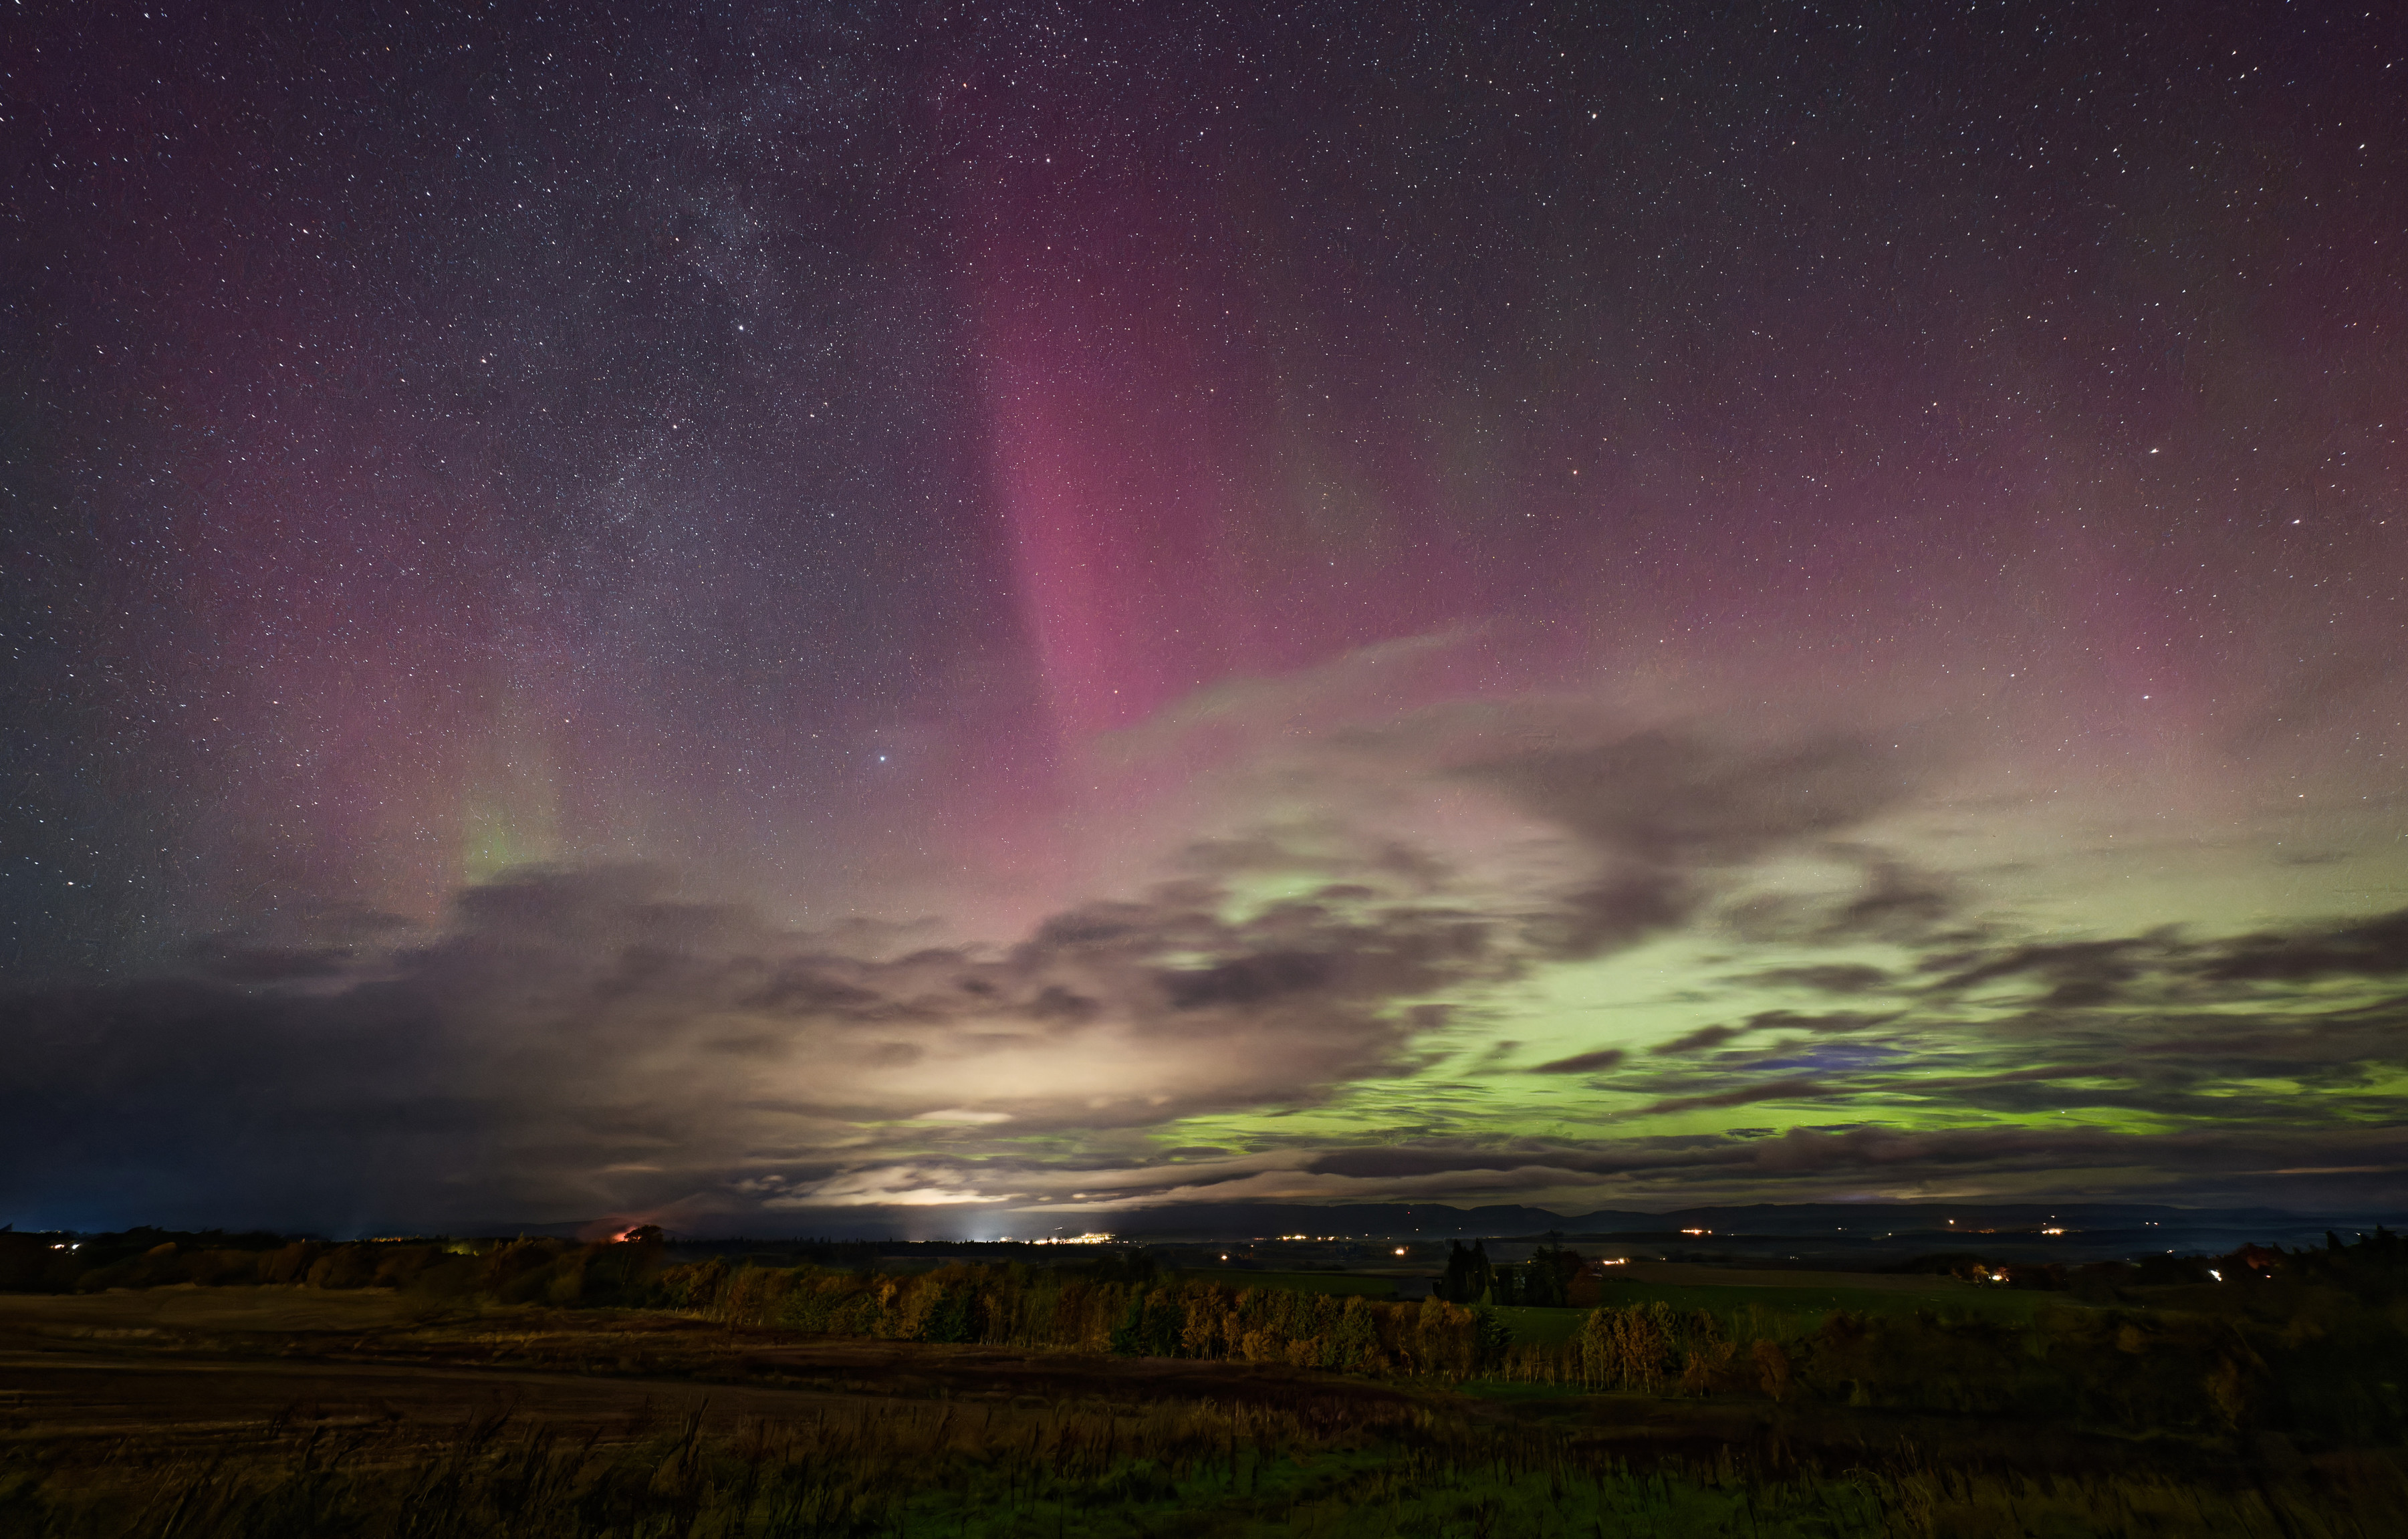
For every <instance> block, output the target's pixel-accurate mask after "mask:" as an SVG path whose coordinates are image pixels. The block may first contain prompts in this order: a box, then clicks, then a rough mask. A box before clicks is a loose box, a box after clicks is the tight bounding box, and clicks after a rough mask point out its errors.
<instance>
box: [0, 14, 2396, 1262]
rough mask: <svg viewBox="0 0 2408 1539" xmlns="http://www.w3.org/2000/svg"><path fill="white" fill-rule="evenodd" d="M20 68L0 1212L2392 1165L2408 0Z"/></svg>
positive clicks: (1380, 1188) (600, 18)
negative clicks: (2405, 2)
mask: <svg viewBox="0 0 2408 1539" xmlns="http://www.w3.org/2000/svg"><path fill="white" fill-rule="evenodd" d="M0 100H5V122H0V190H4V191H5V197H4V198H0V402H5V408H0V498H4V499H5V500H0V554H5V563H6V565H5V574H6V575H5V582H6V586H5V589H0V594H4V595H5V613H0V631H4V632H5V634H0V640H5V645H0V789H5V793H6V799H5V806H4V807H0V969H5V980H0V1057H5V1058H6V1060H7V1066H6V1068H5V1070H0V1218H13V1220H14V1221H15V1222H17V1223H18V1225H19V1226H20V1227H21V1228H23V1227H29V1226H36V1225H67V1226H76V1227H84V1228H93V1227H101V1226H104V1225H114V1224H125V1223H136V1222H145V1221H149V1222H162V1223H165V1222H180V1223H222V1224H229V1225H232V1224H249V1223H267V1224H279V1225H294V1226H315V1227H318V1228H321V1229H323V1230H329V1231H343V1230H355V1229H357V1228H359V1227H361V1226H392V1225H405V1224H412V1225H441V1224H446V1223H452V1224H467V1223H473V1222H483V1221H524V1222H538V1221H562V1220H570V1219H583V1218H592V1217H596V1216H601V1215H616V1216H644V1217H652V1218H656V1219H660V1220H662V1221H666V1222H669V1223H671V1224H673V1225H677V1226H680V1227H683V1228H688V1229H709V1228H719V1229H743V1230H752V1231H753V1232H761V1231H764V1230H788V1231H792V1230H803V1231H810V1230H813V1229H814V1228H815V1227H824V1226H826V1225H828V1224H831V1223H834V1222H836V1221H837V1219H839V1218H841V1219H843V1220H844V1221H845V1222H847V1223H859V1222H871V1223H875V1222H882V1221H887V1220H891V1221H892V1222H893V1223H894V1224H895V1225H896V1227H897V1230H898V1231H900V1230H910V1231H911V1232H915V1233H929V1234H939V1233H943V1234H957V1233H958V1234H979V1235H994V1234H1015V1233H1016V1234H1024V1235H1025V1234H1033V1233H1038V1232H1041V1231H1043V1230H1047V1229H1050V1228H1054V1227H1056V1226H1062V1225H1068V1226H1071V1227H1074V1228H1084V1227H1088V1226H1090V1225H1091V1224H1106V1227H1108V1222H1107V1220H1108V1217H1109V1215H1110V1213H1111V1211H1112V1210H1114V1209H1116V1208H1120V1207H1125V1206H1126V1205H1129V1204H1132V1203H1172V1204H1176V1203H1183V1202H1192V1201H1309V1202H1340V1201H1343V1202H1354V1201H1449V1202H1456V1203H1462V1204H1471V1203H1478V1202H1491V1201H1520V1202H1531V1203H1537V1204H1541V1205H1545V1206H1549V1207H1553V1208H1555V1209H1556V1210H1558V1211H1561V1212H1565V1213H1576V1212H1582V1211H1585V1210H1588V1209H1592V1208H1598V1207H1607V1206H1613V1207H1624V1208H1628V1207H1641V1208H1656V1209H1664V1208H1670V1207H1674V1206H1679V1205H1683V1204H1686V1203H1694V1202H1700V1201H1759V1200H1762V1201H1835V1200H1858V1199H1863V1200H1877V1199H1885V1198H1890V1199H1900V1200H1916V1201H1923V1200H1933V1199H1941V1198H1945V1199H1949V1200H1952V1201H1969V1200H1974V1199H1981V1198H1988V1199H1994V1200H1998V1201H2020V1200H2023V1199H2027V1198H2031V1199H2039V1200H2045V1201H2080V1200H2091V1201H2098V1200H2108V1199H2115V1200H2134V1201H2154V1202H2176V1203H2239V1202H2250V1203H2270V1204H2274V1205H2278V1206H2285V1207H2289V1208H2294V1209H2300V1210H2313V1211H2323V1210H2332V1209H2342V1210H2358V1211H2365V1210H2367V1209H2370V1208H2372V1207H2375V1206H2381V1205H2391V1204H2398V1203H2401V1202H2402V1201H2408V1127H2403V1125H2402V1116H2401V1105H2402V1101H2401V1095H2402V1092H2403V1090H2408V797H2403V793H2408V782H2403V774H2402V771H2403V760H2408V665H2403V654H2408V449H2403V430H2408V129H2403V127H2402V124H2403V123H2408V17H2403V15H2402V13H2401V11H2400V10H2399V8H2398V7H2393V6H2388V5H2381V6H2367V5H2362V4H2360V5H2332V6H2328V5H2314V4H2307V3H2299V4H2291V5H2278V4H2222V5H2172V4H2169V5H2165V6H2163V7H2143V6H2117V5H2110V4H2062V5H2038V4H2018V3H2008V4H1998V3H1984V4H1978V5H1958V4H1950V5H1938V4H1934V5H1912V6H1895V7H1812V6H1786V5H1756V6H1748V5H1736V6H1734V5H1713V6H1705V5H1627V6H1598V5H1586V6H1570V5H1566V6H1553V7H1514V6H1507V5H1496V6H1476V7H1472V6H1467V7H1439V6H1426V5H1414V4H1404V3H1376V4H1374V3H1366V4H1362V5H1358V6H1352V7H1348V6H1330V5H1323V6H1307V7H1282V8H1279V9H1276V10H1272V9H1262V10H1256V9H1253V8H1249V7H1209V6H1191V5H1182V4H1168V3H1165V4H1148V5H1144V6H1125V5H1099V6H1096V7H1082V8H1073V7H1061V6H1048V5H1035V6H1024V7H1010V6H997V7H980V6H966V5H963V6H949V5H942V4H897V5H894V6H880V5H875V4H847V5H771V4H767V3H759V4H755V3H749V0H739V3H731V4H712V5H689V6H659V7H624V6H606V5H601V4H593V5H588V4H573V5H572V4H561V5H557V6H551V7H539V6H535V5H493V6H480V5H476V4H471V3H467V0H452V3H445V4H434V3H426V0H421V3H414V4H407V5H405V4H401V3H397V0H396V3H387V4H375V5H351V6H338V5H331V4H328V5H308V6H302V5H294V6H291V7H270V6H261V5H242V4H229V5H200V4H195V3H193V0H176V3H173V4H165V5H158V4H153V5H150V6H149V7H144V6H140V5H131V4H107V5H101V4H83V3H52V4H42V3H35V4H24V5H20V6H19V7H17V8H16V9H14V10H13V11H12V12H11V13H9V14H8V15H7V17H6V18H5V19H0Z"/></svg>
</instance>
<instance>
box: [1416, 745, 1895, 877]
mask: <svg viewBox="0 0 2408 1539" xmlns="http://www.w3.org/2000/svg"><path fill="white" fill-rule="evenodd" d="M1463 773H1465V774H1466V775H1468V776H1469V777H1471V778H1473V779H1475V780H1479V781H1482V782H1484V783H1485V784H1492V785H1495V786H1497V787H1498V789H1500V790H1502V791H1503V792H1504V793H1505V794H1506V795H1507V796H1509V797H1511V798H1512V799H1514V800H1515V801H1516V802H1518V803H1520V804H1521V805H1522V806H1524V807H1525V808H1527V809H1528V810H1529V811H1530V812H1531V813H1535V814H1536V815H1538V816H1540V817H1542V818H1545V819H1546V820H1548V821H1549V822H1551V823H1555V824H1556V825H1558V826H1560V827H1564V828H1567V829H1569V830H1570V831H1571V832H1572V833H1574V834H1576V835H1578V836H1579V837H1580V838H1581V839H1583V840H1584V841H1587V842H1588V843H1589V844H1591V845H1593V846H1594V847H1596V848H1598V849H1599V850H1601V851H1605V852H1608V853H1610V854H1612V855H1614V856H1623V857H1627V858H1631V859H1636V860H1640V861H1643V862H1646V863H1648V864H1651V865H1656V866H1664V867H1689V866H1696V865H1735V864H1740V863H1742V862H1745V861H1748V860H1752V859H1754V858H1756V857H1757V856H1762V855H1764V854H1765V853H1766V852H1768V851H1770V850H1772V849H1774V848H1776V847H1778V846H1780V845H1782V844H1785V843H1788V842H1791V841H1797V840H1800V839H1806V838H1809V837H1813V836H1818V835H1824V834H1828V833H1833V832H1836V831H1838V830H1840V829H1842V828H1847V827H1854V826H1855V825H1856V824H1858V823H1861V822H1862V821H1864V820H1865V819H1866V818H1868V817H1870V816H1871V815H1872V814H1873V813H1878V812H1880V811H1882V810H1883V809H1885V808H1887V807H1890V806H1893V805H1895V804H1896V803H1897V802H1898V801H1899V800H1900V799H1901V798H1903V796H1904V795H1905V794H1906V791H1907V789H1908V785H1907V777H1906V776H1905V775H1903V774H1901V772H1900V767H1899V764H1898V762H1897V759H1896V756H1895V755H1885V754H1883V753H1881V752H1877V751H1876V750H1874V749H1873V748H1872V747H1871V745H1870V744H1868V743H1866V742H1863V741H1858V740H1856V739H1853V738H1843V737H1831V738H1824V739H1819V740H1816V741H1812V742H1807V743H1803V744H1799V745H1795V746H1790V747H1785V748H1777V749H1772V750H1770V751H1767V752H1762V753H1754V754H1751V753H1746V752H1742V751H1734V750H1726V749H1720V748H1717V747H1715V746H1713V745H1712V744H1709V743H1708V742H1706V741H1703V740H1701V739H1693V738H1684V737H1678V736H1674V735H1671V734H1670V733H1664V732H1642V733H1639V734H1636V735H1633V736H1631V737H1627V738H1624V739H1622V740H1620V741H1613V742H1608V743H1604V744H1600V745H1598V746H1596V747H1590V748H1576V749H1542V750H1540V751H1538V752H1534V753H1530V754H1527V755H1520V756H1518V757H1514V758H1509V759H1499V760H1494V761H1491V762H1487V763H1484V764H1479V765H1475V766H1472V767H1470V768H1469V769H1466V770H1464V771H1463Z"/></svg>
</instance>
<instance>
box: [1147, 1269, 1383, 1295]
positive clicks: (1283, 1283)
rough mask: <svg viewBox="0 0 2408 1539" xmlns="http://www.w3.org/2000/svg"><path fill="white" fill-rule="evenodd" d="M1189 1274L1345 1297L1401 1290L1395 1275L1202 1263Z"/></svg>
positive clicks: (1233, 1285)
mask: <svg viewBox="0 0 2408 1539" xmlns="http://www.w3.org/2000/svg"><path fill="white" fill-rule="evenodd" d="M1186 1275H1187V1276H1190V1277H1193V1278H1195V1279H1196V1280H1197V1282H1201V1283H1218V1284H1219V1285H1220V1286H1221V1287H1231V1288H1237V1287H1277V1288H1287V1289H1291V1290H1293V1291H1295V1292H1298V1293H1328V1294H1335V1295H1337V1296H1339V1297H1341V1298H1343V1297H1347V1296H1350V1295H1357V1294H1359V1295H1361V1296H1362V1297H1364V1298H1366V1299H1392V1298H1394V1297H1396V1293H1397V1280H1396V1279H1395V1278H1393V1277H1368V1276H1364V1275H1362V1274H1361V1273H1349V1272H1247V1271H1244V1270H1241V1269H1234V1268H1233V1269H1229V1270H1224V1269H1222V1268H1219V1267H1200V1268H1197V1270H1195V1271H1193V1272H1189V1273H1186Z"/></svg>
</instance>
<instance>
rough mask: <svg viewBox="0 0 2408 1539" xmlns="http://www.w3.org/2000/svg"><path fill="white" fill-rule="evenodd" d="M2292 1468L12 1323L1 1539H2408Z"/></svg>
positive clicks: (2333, 1466)
mask: <svg viewBox="0 0 2408 1539" xmlns="http://www.w3.org/2000/svg"><path fill="white" fill-rule="evenodd" d="M1257 1275H1259V1274H1257ZM1308 1275H1311V1274H1308ZM1731 1291H1734V1292H1748V1293H1755V1292H1757V1291H1759V1290H1754V1289H1733V1290H1731ZM1871 1291H1878V1290H1871ZM2001 1291H2004V1290H2001ZM1500 1313H1502V1314H1503V1315H1505V1316H1506V1317H1507V1318H1508V1320H1509V1322H1510V1323H1511V1324H1512V1326H1513V1327H1514V1328H1515V1329H1516V1330H1523V1329H1528V1330H1541V1329H1555V1328H1556V1327H1557V1325H1558V1322H1560V1325H1561V1328H1562V1329H1566V1330H1569V1329H1570V1328H1571V1327H1572V1326H1574V1325H1576V1324H1577V1322H1578V1321H1579V1320H1580V1319H1581V1317H1582V1316H1581V1315H1580V1313H1579V1312H1577V1311H1570V1310H1513V1311H1504V1312H1500ZM1467 1388H1474V1389H1477V1390H1478V1392H1477V1393H1469V1392H1466V1389H1467ZM2276 1454H2277V1455H2279V1457H2270V1456H2268V1455H2266V1454H2265V1453H2264V1451H2263V1449H2262V1448H2260V1447H2259V1446H2257V1445H2255V1444H2250V1443H2247V1442H2245V1441H2244V1442H2243V1443H2241V1444H2238V1445H2234V1444H2230V1443H2219V1442H2217V1441H2215V1440H2214V1439H2203V1438H2200V1437H2177V1438H2163V1437H2161V1438H2151V1439H2131V1438H2116V1437H2100V1436H2098V1435H2095V1434H2093V1433H2091V1432H2088V1431H2085V1430H2084V1429H2082V1428H2079V1427H2075V1426H2072V1425H2071V1424H2069V1425H2066V1426H2063V1427H2051V1426H2034V1425H2030V1424H2018V1425H2002V1424H1997V1423H1992V1422H1987V1421H1985V1420H1983V1419H1981V1418H1978V1417H1916V1416H1907V1415H1901V1414H1897V1413H1883V1412H1878V1411H1872V1410H1861V1409H1857V1408H1854V1407H1851V1406H1848V1405H1844V1404H1837V1403H1828V1402H1827V1403H1818V1404H1813V1405H1811V1406H1795V1407H1792V1406H1787V1405H1784V1404H1779V1403H1775V1402H1770V1401H1765V1400H1761V1399H1758V1400H1714V1399H1704V1400H1696V1399H1692V1400H1671V1399H1666V1398H1661V1397H1658V1396H1656V1395H1650V1394H1642V1393H1637V1392H1618V1393H1611V1394H1597V1393H1584V1392H1580V1391H1577V1390H1569V1389H1564V1388H1552V1389H1545V1390H1541V1389H1539V1388H1534V1387H1519V1386H1510V1385H1498V1384H1485V1383H1483V1384H1477V1385H1474V1386H1470V1387H1463V1388H1459V1387H1455V1386H1452V1385H1449V1384H1446V1383H1443V1382H1420V1381H1416V1382H1412V1383H1398V1382H1394V1381H1389V1382H1382V1381H1374V1380H1369V1379H1362V1378H1348V1377H1343V1376H1340V1375H1336V1374H1322V1373H1316V1372H1312V1371H1309V1370H1304V1369H1297V1368H1291V1367H1289V1366H1287V1365H1285V1364H1283V1363H1243V1362H1214V1361H1199V1360H1186V1359H1177V1360H1174V1359H1128V1358H1097V1357H1087V1356H1080V1355H1076V1354H1071V1353H1066V1352H1042V1351H1023V1350H1016V1349H1007V1348H1001V1347H993V1346H976V1345H953V1346H947V1345H921V1344H915V1343H908V1342H896V1341H883V1340H863V1339H837V1338H826V1337H816V1338H815V1337H798V1336H796V1334H795V1333H793V1332H791V1331H782V1330H773V1329H768V1328H747V1327H738V1326H730V1325H726V1324H722V1323H713V1322H711V1321H709V1320H705V1319H702V1318H698V1317H696V1316H691V1315H679V1314H670V1313H667V1312H659V1311H637V1310H605V1309H578V1310H564V1309H553V1308H546V1307H538V1306H534V1305H520V1306H510V1307H502V1306H496V1305H492V1304H484V1305H479V1304H474V1303H469V1304H455V1305H452V1306H449V1307H436V1306H432V1305H429V1304H427V1303H424V1302H418V1301H413V1300H412V1299H410V1298H409V1296H408V1295H402V1294H394V1293H391V1292H385V1291H381V1290H359V1291H353V1292H347V1293H326V1292H322V1291H318V1290H308V1289H299V1288H290V1287H224V1288H211V1289H201V1288H191V1287H165V1288H155V1289H151V1290H149V1291H147V1292H138V1293H104V1294H97V1295H89V1296H81V1297H76V1296H63V1297H54V1296H23V1295H17V1296H0V1533H6V1534H7V1535H9V1536H11V1539H19V1536H23V1539H70V1536H72V1539H315V1536H318V1535H337V1534H341V1535H353V1536H357V1539H437V1536H452V1539H486V1536H494V1539H499V1536H501V1535H509V1536H511V1539H554V1536H557V1539H571V1536H576V1539H587V1536H591V1539H605V1536H609V1539H671V1536H675V1539H721V1536H725V1539H735V1536H737V1535H738V1534H742V1535H746V1536H748V1539H751V1536H767V1535H789V1536H795V1539H800V1536H802V1535H807V1534H809V1535H824V1536H837V1535H858V1536H861V1539H868V1536H870V1535H880V1536H887V1535H892V1536H895V1539H904V1536H908V1535H910V1534H915V1533H916V1534H925V1535H930V1536H932V1539H933V1536H936V1535H952V1536H956V1539H976V1536H990V1539H1039V1536H1044V1535H1051V1536H1053V1539H1067V1536H1068V1535H1070V1534H1074V1533H1075V1534H1098V1535H1122V1534H1126V1535H1130V1536H1132V1539H1134V1536H1136V1535H1138V1534H1168V1533H1178V1534H1182V1535H1187V1536H1193V1539H1221V1536H1227V1539H1241V1536H1243V1539H1254V1536H1264V1539H1267V1536H1269V1535H1273V1534H1278V1535H1300V1534H1313V1535H1317V1536H1325V1539H1356V1536H1361V1539H1371V1536H1373V1535H1390V1534H1401V1535H1415V1536H1426V1539H1476V1536H1489V1535H1501V1534H1507V1533H1512V1534H1527V1535H1531V1536H1533V1539H1537V1536H1541V1535H1555V1534H1562V1535H1567V1536H1569V1535H1571V1534H1591V1533H1594V1534H1600V1535H1604V1534H1647V1535H1662V1536H1666V1539H1691V1536H1696V1539H1705V1536H1709V1535H1711V1536H1716V1539H1742V1536H1743V1539H1783V1536H1801V1539H1802V1536H1805V1535H1816V1536H1822V1539H1842V1536H1851V1535H1860V1534H1861V1535H1883V1536H1889V1535H1897V1536H1899V1539H1907V1536H1910V1535H1912V1536H1916V1539H1930V1536H1935V1535H1942V1534H1947V1535H1963V1536H1965V1539H1990V1536H1993V1535H1995V1536H1997V1539H2010V1536H2019V1535H2024V1534H2046V1535H2052V1536H2062V1539H2082V1536H2086V1535H2098V1536H2101V1539H2105V1536H2108V1535H2119V1536H2120V1535H2135V1536H2137V1535H2141V1534H2185V1533H2210V1532H2213V1533H2226V1532H2229V1533H2235V1534H2246V1533H2261V1534H2267V1535H2277V1534H2280V1535H2287V1536H2290V1539H2374V1536H2377V1535H2387V1534H2390V1533H2394V1532H2398V1525H2397V1521H2396V1518H2397V1514H2398V1513H2399V1512H2401V1511H2403V1510H2408V1479H2403V1477H2402V1472H2401V1464H2400V1461H2399V1459H2398V1456H2397V1455H2396V1454H2394V1453H2382V1452H2376V1453H2347V1452H2342V1453H2331V1454H2320V1455H2315V1456H2314V1457H2302V1456H2300V1455H2297V1454H2285V1453H2283V1452H2282V1450H2281V1449H2280V1448H2279V1447H2278V1448H2277V1449H2276Z"/></svg>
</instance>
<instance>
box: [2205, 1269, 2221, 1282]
mask: <svg viewBox="0 0 2408 1539" xmlns="http://www.w3.org/2000/svg"><path fill="white" fill-rule="evenodd" d="M2207 1274H2208V1275H2209V1276H2211V1277H2213V1278H2214V1279H2215V1280H2216V1281H2217V1282H2219V1283H2220V1282H2222V1281H2224V1273H2221V1272H2218V1271H2216V1270H2215V1269H2214V1267H2210V1268H2208V1269H2207Z"/></svg>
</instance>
